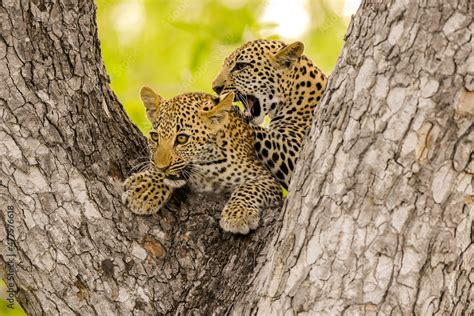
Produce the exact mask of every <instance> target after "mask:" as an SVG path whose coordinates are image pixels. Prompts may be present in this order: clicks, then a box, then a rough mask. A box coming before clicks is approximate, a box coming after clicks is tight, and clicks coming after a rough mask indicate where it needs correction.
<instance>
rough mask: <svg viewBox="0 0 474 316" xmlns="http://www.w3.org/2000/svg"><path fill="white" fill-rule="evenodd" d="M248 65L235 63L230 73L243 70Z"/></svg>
mask: <svg viewBox="0 0 474 316" xmlns="http://www.w3.org/2000/svg"><path fill="white" fill-rule="evenodd" d="M248 65H249V63H242V62H240V63H236V64H235V66H234V68H233V69H232V71H240V70H242V69H244V68H245V67H247V66H248Z"/></svg>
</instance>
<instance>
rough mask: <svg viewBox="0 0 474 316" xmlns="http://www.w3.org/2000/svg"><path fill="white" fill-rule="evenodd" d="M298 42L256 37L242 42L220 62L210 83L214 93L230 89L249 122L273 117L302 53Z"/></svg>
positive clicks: (221, 92) (282, 100)
mask: <svg viewBox="0 0 474 316" xmlns="http://www.w3.org/2000/svg"><path fill="white" fill-rule="evenodd" d="M303 50H304V46H303V43H301V42H294V43H292V44H289V45H286V44H285V43H283V42H281V41H274V40H256V41H251V42H248V43H246V44H244V45H242V46H241V47H240V48H238V49H237V50H235V51H234V52H232V53H231V54H230V55H229V56H228V57H227V58H226V59H225V61H224V64H223V65H222V68H221V71H220V73H219V75H218V76H217V77H216V79H215V80H214V81H213V83H212V88H213V89H214V91H216V93H218V94H224V93H227V92H229V91H232V92H234V93H235V95H236V99H237V100H239V101H241V102H242V104H243V105H244V106H245V108H246V111H247V112H248V114H249V115H251V117H252V121H253V122H254V123H256V124H261V123H262V122H263V119H264V117H265V115H270V117H273V116H274V114H275V113H276V111H277V110H278V105H279V104H280V103H282V102H285V100H284V98H285V90H286V89H287V88H288V85H289V80H291V78H290V77H289V76H290V75H291V73H292V70H293V68H294V67H295V65H297V63H298V61H299V59H300V57H301V56H302V54H303Z"/></svg>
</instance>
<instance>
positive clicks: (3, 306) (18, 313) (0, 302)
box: [0, 280, 26, 316]
mask: <svg viewBox="0 0 474 316" xmlns="http://www.w3.org/2000/svg"><path fill="white" fill-rule="evenodd" d="M6 291H7V286H6V284H5V282H3V281H2V280H0V292H1V294H2V295H1V299H0V315H2V316H24V315H26V314H25V312H24V311H23V309H22V308H21V307H20V305H18V304H17V303H15V305H13V308H9V307H8V304H9V303H8V302H7V301H6V300H5V299H4V297H7V292H6Z"/></svg>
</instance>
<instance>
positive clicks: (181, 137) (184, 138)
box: [176, 134, 189, 145]
mask: <svg viewBox="0 0 474 316" xmlns="http://www.w3.org/2000/svg"><path fill="white" fill-rule="evenodd" d="M188 140H189V136H188V135H186V134H178V135H177V136H176V144H177V145H183V144H186V143H187V142H188Z"/></svg>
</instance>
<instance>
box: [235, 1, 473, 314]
mask: <svg viewBox="0 0 474 316" xmlns="http://www.w3.org/2000/svg"><path fill="white" fill-rule="evenodd" d="M473 7H474V6H473V3H472V2H470V1H462V0H459V1H449V2H445V1H436V2H435V1H415V0H411V1H408V0H404V1H402V0H397V1H390V3H389V2H388V1H387V2H382V1H379V2H375V1H364V2H363V4H362V5H361V7H360V9H359V11H358V12H357V14H356V16H355V17H354V18H353V19H352V21H351V23H350V26H349V30H348V32H347V35H346V38H345V40H346V43H345V47H344V49H343V51H342V53H341V56H340V58H339V60H338V63H337V65H336V67H335V70H334V71H333V73H332V75H331V77H330V81H329V83H328V87H327V90H326V92H325V96H324V97H323V100H322V102H321V105H320V106H319V108H318V109H317V110H316V114H315V119H314V122H313V125H312V128H311V131H310V136H309V137H308V138H307V139H306V143H305V146H304V150H303V151H302V154H301V156H300V159H299V163H298V167H297V170H296V173H295V175H294V177H293V182H292V184H291V186H290V188H289V194H288V202H287V204H286V207H285V208H284V214H285V217H284V220H283V227H282V229H281V231H279V233H278V235H277V237H276V239H275V240H274V241H273V242H272V245H271V246H270V249H269V252H268V253H269V254H270V256H268V257H267V259H266V262H265V263H264V265H263V267H262V268H261V270H260V272H259V275H258V277H257V279H256V280H255V282H254V284H253V286H252V288H251V289H249V292H248V295H247V297H246V299H244V300H243V302H240V303H238V304H236V306H235V307H234V311H235V314H236V315H240V314H259V315H276V314H280V315H283V314H285V315H293V314H297V313H298V314H299V313H302V314H306V315H319V314H323V315H324V314H331V315H336V314H347V315H359V314H369V315H375V314H382V315H388V314H390V315H401V314H402V315H411V314H416V315H433V314H436V315H440V314H442V315H472V314H474V287H473V283H474V244H473V243H474V228H473V220H474V208H473V187H474V182H473V173H474V161H473V159H474V152H473V148H474V124H473V122H474V91H473V90H474V55H473V47H474V39H473V36H472V34H473V31H474V24H473V16H474V8H473Z"/></svg>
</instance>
